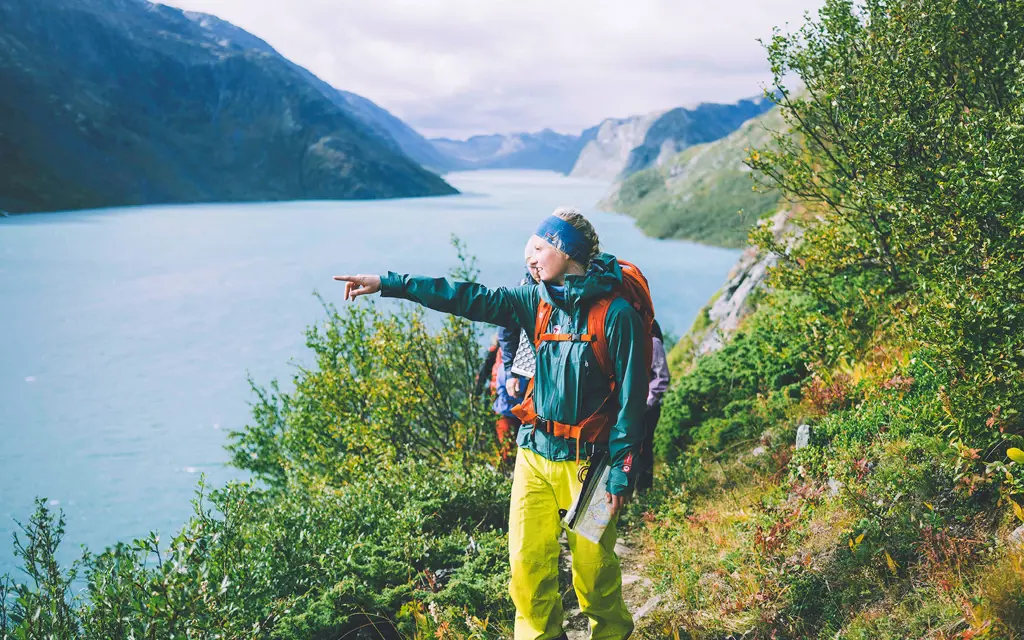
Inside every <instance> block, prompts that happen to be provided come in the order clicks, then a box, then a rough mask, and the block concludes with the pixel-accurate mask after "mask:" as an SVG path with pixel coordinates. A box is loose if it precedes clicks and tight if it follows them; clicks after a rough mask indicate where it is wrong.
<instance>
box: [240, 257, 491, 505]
mask: <svg viewBox="0 0 1024 640" xmlns="http://www.w3.org/2000/svg"><path fill="white" fill-rule="evenodd" d="M453 244H454V245H455V247H456V249H457V250H458V251H459V259H460V266H459V268H457V269H456V270H454V271H453V273H452V275H453V276H454V277H459V278H461V279H468V280H473V279H475V278H476V275H477V274H476V269H475V267H474V264H473V261H472V259H471V258H468V257H466V256H465V255H464V251H463V247H462V245H461V244H460V243H459V242H458V241H457V240H454V239H453ZM321 302H322V303H323V305H324V309H325V311H326V312H327V319H326V321H324V322H323V323H322V324H321V325H318V326H313V327H310V328H309V329H308V330H307V332H306V344H307V346H308V347H309V348H310V349H312V350H313V352H314V354H315V356H316V366H315V367H314V368H311V369H306V368H301V369H299V372H298V373H297V374H296V376H295V378H294V384H295V390H294V391H293V392H292V393H290V394H282V393H281V392H280V391H279V388H278V385H277V384H276V382H275V383H272V384H271V386H270V389H269V390H267V389H263V388H260V387H257V386H256V385H255V384H253V389H254V391H255V392H256V394H257V398H258V400H257V403H256V406H255V407H254V411H253V417H254V419H255V423H254V424H252V425H250V426H248V427H246V429H245V430H244V431H239V432H233V433H232V437H233V438H234V442H233V443H232V444H231V445H230V446H229V449H230V450H231V451H232V453H233V463H234V464H235V465H236V466H238V467H241V468H243V469H249V470H251V471H253V472H254V473H256V474H257V475H258V476H259V477H260V478H261V479H262V480H264V481H267V482H268V483H270V484H271V485H273V486H283V484H285V483H286V481H287V479H289V478H291V479H297V480H300V481H302V482H306V483H310V482H312V483H316V482H326V483H328V484H332V485H337V484H339V483H343V482H345V481H347V480H349V479H350V477H351V476H352V474H358V473H363V472H364V471H365V469H366V465H387V464H392V463H396V462H400V461H402V460H403V459H406V458H409V457H412V458H416V459H429V460H434V461H435V462H438V463H442V462H444V463H457V464H466V463H468V461H469V460H470V458H471V457H472V456H473V455H475V454H479V453H481V452H484V451H487V450H489V449H491V448H493V446H494V440H493V436H492V433H493V430H492V429H490V428H489V426H490V425H491V424H492V423H493V419H494V414H493V412H492V411H491V409H490V405H489V402H488V400H487V399H486V398H485V397H481V396H479V395H477V394H475V393H474V390H473V383H474V380H475V377H476V373H477V371H478V370H479V367H480V365H481V362H482V348H481V335H482V334H481V329H480V328H479V327H478V325H474V324H473V323H472V322H469V321H468V320H465V319H462V318H457V317H454V316H447V317H445V319H444V320H443V323H442V325H441V327H440V329H437V330H432V329H431V328H430V326H429V325H428V323H427V318H426V314H425V313H424V311H423V310H422V308H419V307H414V308H410V307H408V306H402V307H400V308H399V309H398V310H397V311H393V312H382V311H381V310H380V309H379V308H378V306H377V305H376V304H374V303H372V302H371V303H369V304H360V305H353V306H350V307H348V308H347V309H345V310H344V311H343V312H339V311H338V310H337V309H336V308H335V307H334V306H333V305H331V304H329V303H327V302H324V301H323V300H322V299H321Z"/></svg>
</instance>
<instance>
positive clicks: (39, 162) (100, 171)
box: [0, 0, 455, 212]
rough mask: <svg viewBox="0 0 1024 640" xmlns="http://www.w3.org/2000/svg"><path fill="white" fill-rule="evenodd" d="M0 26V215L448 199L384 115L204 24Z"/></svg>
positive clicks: (34, 10) (98, 14) (97, 20)
mask: <svg viewBox="0 0 1024 640" xmlns="http://www.w3.org/2000/svg"><path fill="white" fill-rule="evenodd" d="M204 22H205V23H206V25H205V26H204V25H203V23H204ZM0 23H2V24H3V25H4V27H3V33H2V34H0V86H3V87H4V91H3V92H2V93H0V164H2V165H3V167H4V171H3V172H0V208H2V209H7V210H9V211H12V212H22V211H45V210H59V209H74V208H85V207H107V206H122V205H136V204H148V203H157V202H200V201H229V200H238V201H244V200H286V199H308V198H324V199H334V198H378V197H409V196H423V195H438V194H449V193H455V190H454V189H453V188H452V187H451V186H449V185H448V184H447V183H445V182H444V181H443V180H442V179H441V178H440V177H438V176H437V175H435V174H433V173H431V172H430V171H427V170H425V169H423V168H422V167H420V166H419V165H418V164H417V163H416V162H415V161H414V160H413V159H411V158H410V157H409V156H408V155H407V154H406V153H405V152H404V151H403V148H404V147H403V144H402V142H403V141H400V139H399V138H400V137H401V136H400V135H397V136H396V135H391V134H390V130H389V127H390V128H391V130H395V131H400V130H401V127H400V126H397V125H395V123H394V122H392V121H389V119H388V116H390V114H387V115H386V116H385V115H383V114H382V113H380V112H376V111H374V108H375V107H376V106H375V105H373V103H371V102H369V101H368V100H365V99H361V98H359V97H358V96H354V94H346V93H345V92H338V91H336V90H335V93H336V94H337V95H336V96H333V97H332V96H330V95H329V94H330V91H328V90H326V89H325V88H324V87H325V86H326V85H322V83H321V84H318V83H317V82H316V81H315V80H316V79H315V77H313V76H312V74H309V72H307V71H305V70H304V69H301V68H300V67H297V66H296V65H294V64H292V63H291V62H289V61H287V60H286V59H284V58H283V57H281V56H280V55H279V54H277V52H276V51H274V50H273V48H272V47H270V46H269V45H267V43H265V42H263V41H262V40H260V39H259V38H257V37H256V36H253V35H252V34H248V33H246V32H245V31H243V30H241V29H238V28H237V27H234V26H233V25H230V23H226V22H224V21H222V20H218V19H215V18H213V17H212V16H203V15H201V14H191V13H190V14H185V13H184V12H182V11H181V10H178V9H174V8H171V7H167V6H164V5H158V4H151V3H149V2H147V1H146V0H8V1H7V2H4V3H2V4H0ZM342 104H344V105H345V106H342ZM378 109H379V108H378ZM380 111H381V112H382V111H383V110H380ZM383 113H384V114H386V112H383ZM392 118H393V117H392ZM395 120H397V119H395ZM406 129H407V127H406ZM382 131H383V132H385V133H383V134H382V133H381V132H382ZM409 131H411V130H409ZM404 142H405V143H406V144H410V142H409V141H408V140H406V141H404ZM413 142H415V141H413ZM424 142H425V141H424ZM427 146H428V147H429V144H428V145H427Z"/></svg>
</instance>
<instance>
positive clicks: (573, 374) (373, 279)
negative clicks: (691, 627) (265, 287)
mask: <svg viewBox="0 0 1024 640" xmlns="http://www.w3.org/2000/svg"><path fill="white" fill-rule="evenodd" d="M525 258H526V265H527V267H528V268H529V269H530V271H531V272H532V274H533V275H534V276H535V279H536V280H537V283H529V284H526V285H523V286H519V287H514V288H505V287H500V288H498V289H488V288H487V287H485V286H483V285H480V284H476V283H470V282H453V281H450V280H447V279H444V278H427V277H422V276H410V275H400V274H397V273H393V272H388V274H387V275H384V276H377V275H355V276H335V277H334V279H335V280H341V281H344V282H345V299H346V300H354V299H356V298H357V297H359V296H362V295H368V294H372V293H376V292H378V291H379V292H380V293H381V295H382V296H384V297H391V298H402V299H405V300H411V301H413V302H416V303H419V304H421V305H423V306H426V307H428V308H431V309H435V310H437V311H443V312H445V313H451V314H455V315H459V316H462V317H465V318H468V319H470V320H476V321H481V322H489V323H491V324H496V325H499V326H511V325H513V324H518V325H519V326H521V327H523V328H524V329H525V330H526V334H527V335H530V336H537V335H538V334H541V333H542V334H543V336H542V337H541V340H542V342H541V344H540V347H539V348H538V349H537V364H536V367H537V368H536V373H535V376H534V383H533V384H534V388H533V402H534V409H535V411H536V414H537V418H536V419H535V420H533V421H532V424H531V423H529V422H527V423H524V424H523V426H522V427H520V429H519V433H518V434H517V438H516V443H517V445H518V447H519V448H518V452H517V455H516V463H515V471H514V475H513V481H512V498H511V506H510V509H509V534H508V536H509V545H508V546H509V559H510V562H511V574H512V579H511V583H510V585H509V592H510V594H511V596H512V601H513V603H514V604H515V607H516V621H515V640H548V639H555V638H560V637H563V636H564V633H563V631H562V622H563V620H562V614H563V612H562V600H561V594H560V593H559V587H558V555H559V544H558V538H559V536H560V534H561V532H562V526H561V516H560V514H559V510H565V509H568V508H569V506H570V504H571V503H572V501H573V499H574V498H575V497H576V495H577V494H578V493H579V490H580V486H581V484H582V477H583V475H584V472H583V467H582V466H581V465H580V462H581V460H583V458H586V456H588V455H592V454H593V453H594V451H595V450H596V448H597V447H606V448H607V451H608V453H609V456H610V460H611V471H610V473H609V477H608V484H607V487H606V493H605V500H606V502H607V506H608V508H609V511H610V512H611V513H612V519H611V523H610V524H609V526H608V528H607V529H606V530H605V531H604V534H603V536H602V538H601V541H600V543H599V544H597V543H593V542H591V541H589V540H587V539H586V538H584V537H583V536H578V535H576V534H575V533H573V532H572V531H567V536H568V542H569V548H570V550H571V551H572V575H573V579H572V581H573V587H574V588H575V590H576V595H577V596H578V598H579V603H580V609H581V611H582V612H583V613H584V614H585V615H586V616H587V617H588V618H589V619H590V628H591V634H592V638H593V640H611V639H614V640H622V639H623V638H626V637H628V636H629V635H630V633H631V632H632V630H633V618H632V616H631V615H630V613H629V610H628V609H627V608H626V604H625V602H624V601H623V599H622V574H621V571H620V568H619V560H618V558H617V557H616V555H615V552H614V546H615V539H616V530H615V529H616V527H615V521H616V518H615V515H616V514H617V513H618V511H619V509H621V508H622V506H623V505H625V504H626V502H627V501H628V500H629V496H630V494H631V492H632V490H633V485H634V483H635V477H634V476H635V474H636V469H635V468H634V464H633V455H634V452H635V450H638V448H639V445H640V442H641V440H642V439H643V436H644V412H645V409H646V406H647V394H648V367H649V366H650V353H649V350H648V352H647V353H646V354H645V345H644V341H645V340H647V341H649V334H647V333H645V327H644V321H643V320H642V318H641V315H640V313H638V312H637V311H636V310H635V309H634V308H633V306H631V305H630V303H629V302H627V301H626V299H624V298H623V297H621V296H615V297H611V296H612V294H613V288H615V287H617V286H618V287H621V283H622V280H623V271H622V268H621V267H620V265H619V263H618V261H617V260H616V259H615V258H614V257H613V256H611V255H608V254H604V253H601V252H600V245H599V241H598V237H597V233H596V232H595V231H594V227H593V226H592V225H591V224H590V222H589V221H588V220H587V219H586V218H585V217H583V215H582V214H581V213H580V212H579V211H577V210H575V209H558V210H556V211H555V212H554V213H553V214H552V215H550V216H548V217H547V218H545V219H544V220H543V221H542V222H541V223H540V225H539V226H538V228H537V231H536V233H535V234H534V235H533V236H531V237H530V239H529V241H527V243H526V249H525ZM615 290H616V291H619V290H620V289H615ZM610 297H611V301H610V304H608V305H607V315H606V316H604V337H605V338H606V341H607V357H605V358H604V362H605V363H606V366H611V367H612V368H613V369H614V373H613V375H612V376H610V379H609V376H606V375H605V374H604V372H603V371H602V370H601V367H600V366H599V365H600V364H601V363H600V362H599V361H598V359H597V358H596V357H595V354H594V350H595V348H596V347H594V346H593V344H592V343H590V342H587V341H586V340H587V339H591V340H592V339H593V338H594V335H593V334H590V333H588V326H587V324H588V311H589V309H590V308H591V307H592V306H597V305H596V304H593V303H596V301H599V300H600V299H602V298H604V299H608V298H610ZM542 303H547V305H550V306H551V309H550V320H549V322H548V323H547V324H546V326H545V327H540V331H538V330H537V329H538V328H537V324H538V305H540V306H542V307H543V308H544V309H545V310H547V309H548V307H547V306H546V305H544V304H542ZM591 329H593V328H591ZM609 362H610V363H612V364H611V365H608V364H607V363H609ZM610 390H611V391H610ZM600 416H606V417H605V418H602V419H603V424H604V432H605V433H604V436H603V437H601V438H598V439H596V441H597V444H592V443H591V442H590V441H589V440H593V439H592V438H589V437H588V438H587V440H588V441H584V437H583V436H582V435H580V437H579V438H578V439H576V438H571V437H568V436H566V435H565V434H566V429H568V428H570V427H571V425H580V424H584V423H585V422H586V421H591V422H586V423H588V424H594V423H593V422H592V421H593V420H596V419H597V418H598V417H600ZM559 432H560V433H559ZM576 432H577V433H583V432H579V431H578V430H577V431H576ZM581 456H582V457H581ZM583 461H584V464H585V460H583Z"/></svg>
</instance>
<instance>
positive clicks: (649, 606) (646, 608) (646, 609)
mask: <svg viewBox="0 0 1024 640" xmlns="http://www.w3.org/2000/svg"><path fill="white" fill-rule="evenodd" d="M660 602H661V596H651V598H650V599H649V600H648V601H647V602H645V603H644V604H643V606H642V607H640V608H639V609H637V610H636V613H634V614H633V620H634V621H636V620H639V619H640V618H643V617H644V616H646V615H647V614H648V613H650V612H651V611H654V608H655V607H657V606H658V604H659V603H660Z"/></svg>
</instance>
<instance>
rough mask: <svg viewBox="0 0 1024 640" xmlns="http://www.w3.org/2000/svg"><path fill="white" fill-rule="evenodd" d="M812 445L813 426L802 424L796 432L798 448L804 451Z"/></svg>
mask: <svg viewBox="0 0 1024 640" xmlns="http://www.w3.org/2000/svg"><path fill="white" fill-rule="evenodd" d="M809 444H811V425H809V424H802V425H800V426H799V427H798V428H797V430H796V448H797V449H803V448H804V447H806V446H808V445H809Z"/></svg>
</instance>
